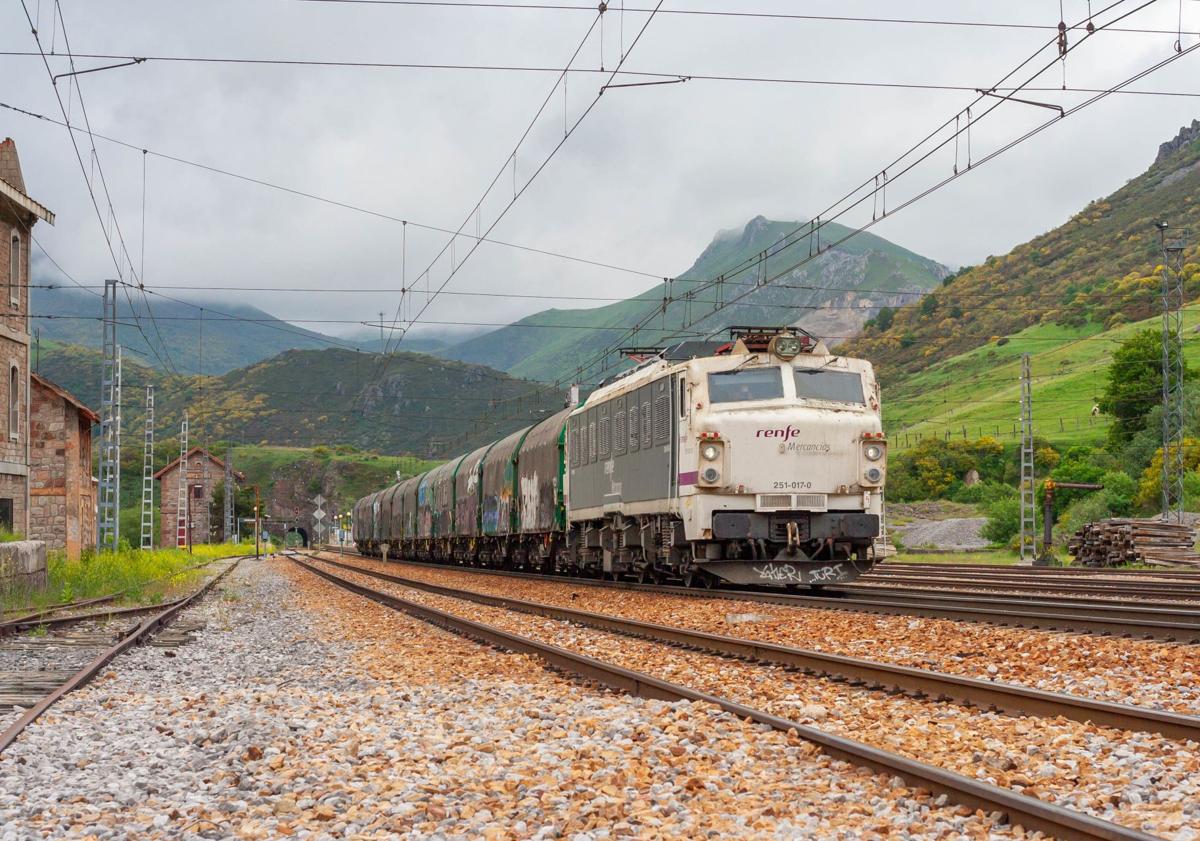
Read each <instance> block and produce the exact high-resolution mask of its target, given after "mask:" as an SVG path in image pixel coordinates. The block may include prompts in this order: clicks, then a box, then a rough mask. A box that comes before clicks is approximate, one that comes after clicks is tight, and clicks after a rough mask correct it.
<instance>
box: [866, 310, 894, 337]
mask: <svg viewBox="0 0 1200 841" xmlns="http://www.w3.org/2000/svg"><path fill="white" fill-rule="evenodd" d="M895 318H896V311H895V310H894V309H892V308H891V307H882V308H881V309H880V310H879V312H878V313H877V314H876V316H875V317H874V318H873V319H871V320H872V321H873V322H874V323H875V326H876V327H877V328H878V329H879V331H880V332H882V331H884V330H887V329H888V328H889V327H891V326H892V321H894V320H895Z"/></svg>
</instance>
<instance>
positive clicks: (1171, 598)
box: [847, 576, 1200, 609]
mask: <svg viewBox="0 0 1200 841" xmlns="http://www.w3.org/2000/svg"><path fill="white" fill-rule="evenodd" d="M847 587H853V588H857V589H861V590H864V591H866V590H870V591H872V592H882V593H888V592H893V591H896V590H902V591H904V592H909V593H914V592H930V593H943V594H950V595H954V594H958V593H963V594H970V593H977V594H979V595H984V596H986V595H993V594H996V593H1003V594H1004V595H1006V596H1009V597H1011V598H1014V599H1036V598H1051V599H1057V598H1075V599H1078V600H1080V601H1085V602H1089V603H1091V602H1094V603H1097V604H1120V603H1121V601H1120V600H1122V599H1125V600H1128V601H1130V602H1132V603H1134V604H1136V605H1161V606H1164V607H1169V608H1184V609H1186V608H1188V607H1189V606H1191V607H1193V608H1196V609H1200V603H1198V602H1200V590H1189V589H1187V588H1186V586H1180V587H1171V586H1164V587H1162V588H1158V587H1121V586H1114V587H1102V586H1098V585H1094V584H1078V585H1076V584H1066V583H1064V584H1051V583H1042V582H1036V583H1034V582H1029V583H1026V582H1004V581H995V582H993V581H964V580H956V579H940V578H939V579H936V581H935V580H933V579H931V578H930V577H915V576H914V577H913V578H868V577H866V576H863V577H862V578H859V579H856V580H855V581H854V582H853V583H852V584H849V585H847Z"/></svg>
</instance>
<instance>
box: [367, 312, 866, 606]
mask: <svg viewBox="0 0 1200 841" xmlns="http://www.w3.org/2000/svg"><path fill="white" fill-rule="evenodd" d="M886 455H887V443H886V441H885V439H884V436H883V432H882V425H881V420H880V402H879V387H878V385H877V383H876V381H875V377H874V372H873V369H872V367H871V365H870V364H869V363H868V362H866V361H864V360H860V359H853V358H849V357H839V356H835V355H833V354H831V353H830V352H829V351H828V349H827V348H826V347H825V345H824V344H823V343H822V342H820V341H819V340H817V339H815V338H813V337H811V336H809V335H807V334H804V333H803V332H800V331H795V330H794V329H789V330H769V329H765V328H736V332H735V334H734V336H733V338H732V340H731V341H729V342H724V343H697V342H687V343H684V344H683V345H680V346H678V347H676V348H673V349H670V350H668V351H664V352H662V353H660V354H658V355H656V356H654V357H653V358H651V359H650V360H648V361H646V362H643V363H642V364H641V365H639V366H638V367H636V368H634V369H632V370H630V371H627V372H625V373H623V374H621V375H619V376H617V377H614V378H613V379H612V380H610V381H609V382H607V383H605V384H603V385H601V386H600V387H599V388H598V389H597V390H596V391H594V392H593V393H592V394H591V395H590V396H589V397H588V398H587V400H586V401H585V402H584V403H583V404H582V405H579V406H576V407H572V408H568V409H565V410H563V411H562V412H559V413H558V414H556V415H554V416H552V417H549V418H546V419H545V420H542V421H541V422H539V423H537V424H534V425H533V426H530V427H526V428H524V429H520V430H517V431H516V432H513V433H512V434H510V435H508V436H506V437H505V438H503V439H501V440H499V441H496V442H493V443H492V444H489V445H487V446H484V447H480V448H478V449H476V450H474V451H473V452H471V453H469V454H466V455H463V456H459V457H457V458H455V459H452V460H451V461H448V462H446V463H445V464H442V465H440V466H439V467H437V468H435V469H434V470H432V471H429V472H428V473H426V474H423V475H422V476H416V477H413V478H411V479H407V480H405V481H404V482H402V483H400V484H399V485H397V486H393V487H392V488H389V489H387V490H385V491H384V492H381V493H379V494H373V495H370V496H367V497H364V498H363V499H362V500H359V502H358V503H356V505H355V508H354V511H355V523H354V532H353V533H354V538H355V542H356V544H357V545H358V547H359V549H360V551H362V552H364V553H365V554H370V555H378V554H381V546H382V544H384V543H386V544H388V546H389V549H390V556H391V557H412V558H420V559H425V560H434V561H441V562H454V563H459V564H464V565H480V566H494V567H503V568H521V569H537V570H541V571H544V572H560V573H570V574H583V575H597V576H599V575H604V576H609V577H613V578H616V577H626V578H628V577H634V578H637V579H639V580H644V581H656V582H657V581H668V580H670V581H680V580H682V581H684V582H686V583H689V584H698V585H704V586H709V585H712V584H714V583H716V582H718V581H726V582H730V583H735V584H759V585H770V586H809V587H816V586H822V585H826V584H836V583H841V582H846V581H850V580H853V579H854V578H856V577H858V575H860V574H862V573H863V572H865V571H866V570H868V569H870V567H871V566H872V565H873V563H874V557H873V548H872V547H873V543H874V541H875V539H876V538H877V537H878V535H879V527H880V517H881V513H882V492H883V484H884V480H885V471H886ZM381 510H382V511H384V512H387V513H386V514H385V515H384V516H383V517H380V512H381ZM360 519H365V520H367V522H360Z"/></svg>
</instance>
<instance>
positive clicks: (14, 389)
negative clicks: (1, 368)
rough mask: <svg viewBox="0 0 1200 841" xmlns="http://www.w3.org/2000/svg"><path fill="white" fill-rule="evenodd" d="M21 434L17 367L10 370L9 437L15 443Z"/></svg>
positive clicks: (14, 366)
mask: <svg viewBox="0 0 1200 841" xmlns="http://www.w3.org/2000/svg"><path fill="white" fill-rule="evenodd" d="M20 432H21V388H20V382H19V380H18V378H17V366H16V365H13V366H11V367H10V368H9V369H8V437H9V438H11V439H13V440H14V441H15V440H17V438H19V437H20Z"/></svg>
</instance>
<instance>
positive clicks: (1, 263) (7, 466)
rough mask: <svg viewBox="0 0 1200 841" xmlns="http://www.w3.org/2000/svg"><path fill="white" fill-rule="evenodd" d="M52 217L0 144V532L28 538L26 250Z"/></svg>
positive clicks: (12, 150) (12, 147)
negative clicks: (41, 223) (36, 228)
mask: <svg viewBox="0 0 1200 841" xmlns="http://www.w3.org/2000/svg"><path fill="white" fill-rule="evenodd" d="M39 219H41V220H43V221H45V222H49V223H50V224H51V225H53V224H54V214H53V213H51V212H50V211H49V210H47V209H46V208H44V207H42V205H40V204H38V203H37V202H36V201H34V200H33V199H31V198H30V197H29V196H27V195H26V194H25V179H24V177H23V176H22V175H21V162H20V159H19V158H18V157H17V145H16V144H15V143H13V141H12V139H11V138H5V139H4V140H3V141H0V526H3V527H4V528H7V529H9V530H10V531H15V532H18V533H19V534H22V535H27V534H29V531H30V521H29V513H30V512H29V453H30V441H29V434H28V431H29V408H30V387H29V249H30V246H31V245H32V240H33V238H32V236H31V231H32V229H33V226H34V225H35V224H36V223H37V221H38V220H39Z"/></svg>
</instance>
